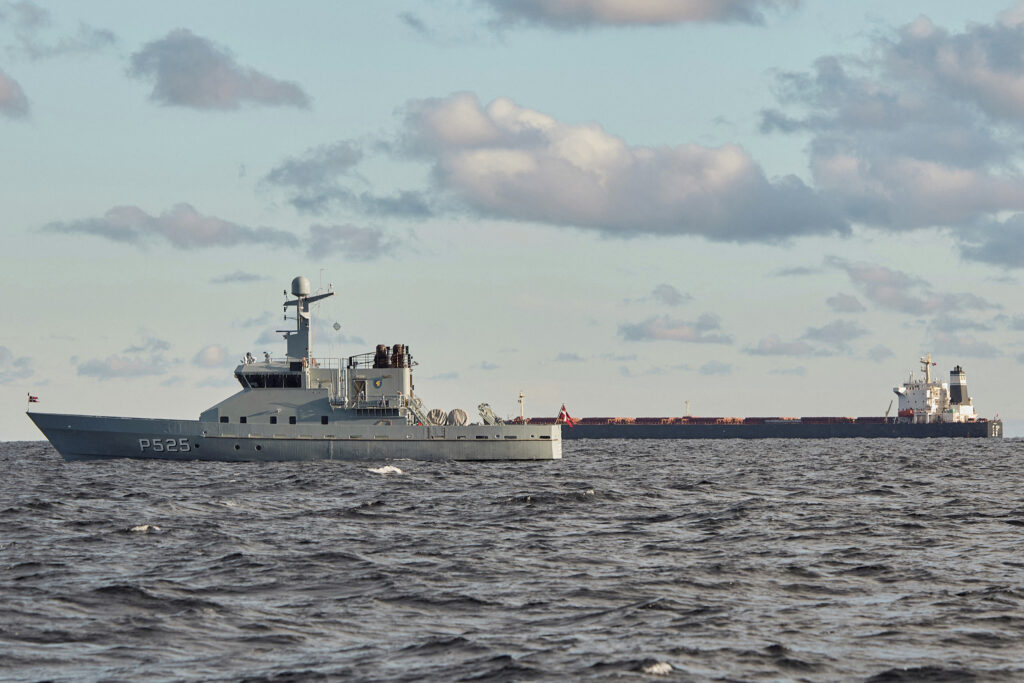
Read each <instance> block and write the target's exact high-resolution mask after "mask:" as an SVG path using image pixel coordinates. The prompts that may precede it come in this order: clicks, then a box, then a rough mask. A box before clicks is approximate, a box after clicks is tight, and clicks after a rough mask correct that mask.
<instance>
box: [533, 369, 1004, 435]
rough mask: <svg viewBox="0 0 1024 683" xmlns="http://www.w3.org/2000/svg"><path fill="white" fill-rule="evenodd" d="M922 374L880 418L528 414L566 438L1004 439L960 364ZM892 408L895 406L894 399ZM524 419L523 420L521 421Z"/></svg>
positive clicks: (899, 391)
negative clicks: (984, 414)
mask: <svg viewBox="0 0 1024 683" xmlns="http://www.w3.org/2000/svg"><path fill="white" fill-rule="evenodd" d="M920 362H921V365H922V371H923V372H922V374H923V376H921V377H916V378H915V376H914V374H913V373H911V375H910V378H909V379H908V380H907V381H906V382H904V383H903V384H901V385H900V386H898V387H895V388H894V389H893V391H894V392H895V393H896V395H897V397H898V398H899V404H898V409H897V413H896V415H895V416H890V415H889V414H888V412H889V411H886V414H885V415H882V416H878V417H874V416H872V417H692V416H689V415H686V416H683V417H584V418H579V419H573V418H571V417H569V416H568V413H566V412H565V410H564V409H563V411H562V413H561V414H560V415H559V416H558V417H553V418H542V417H541V418H529V419H526V418H522V419H523V420H524V421H528V422H530V423H531V424H562V425H563V427H562V439H563V440H565V439H844V438H861V439H864V438H869V439H870V438H890V439H905V438H928V437H962V438H964V437H975V438H1002V436H1003V423H1002V421H1001V420H999V419H998V415H997V416H996V418H995V419H985V418H981V417H978V415H977V413H976V412H975V409H974V400H973V399H972V398H971V397H970V396H969V395H968V393H967V376H966V374H965V373H964V370H963V368H961V367H960V366H959V365H957V366H955V367H954V368H953V369H952V370H951V371H950V373H949V382H941V381H937V380H933V378H932V372H931V368H932V366H933V365H935V363H933V362H932V357H931V354H928V355H926V356H924V357H923V358H921V359H920ZM889 407H890V410H891V408H892V404H891V403H890V406H889ZM516 421H518V420H516Z"/></svg>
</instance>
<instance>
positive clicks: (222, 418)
mask: <svg viewBox="0 0 1024 683" xmlns="http://www.w3.org/2000/svg"><path fill="white" fill-rule="evenodd" d="M220 421H221V422H227V421H228V416H227V415H221V416H220Z"/></svg>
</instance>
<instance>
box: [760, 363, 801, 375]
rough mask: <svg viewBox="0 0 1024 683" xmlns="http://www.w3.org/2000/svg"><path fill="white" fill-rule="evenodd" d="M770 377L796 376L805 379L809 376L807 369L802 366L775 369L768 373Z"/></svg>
mask: <svg viewBox="0 0 1024 683" xmlns="http://www.w3.org/2000/svg"><path fill="white" fill-rule="evenodd" d="M768 374H769V375H794V376H796V377H803V376H804V375H806V374H807V368H805V367H804V366H802V365H797V366H796V367H793V368H775V369H774V370H769V371H768Z"/></svg>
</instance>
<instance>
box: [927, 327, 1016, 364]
mask: <svg viewBox="0 0 1024 683" xmlns="http://www.w3.org/2000/svg"><path fill="white" fill-rule="evenodd" d="M932 348H933V349H934V350H935V351H937V352H938V353H944V354H947V355H950V356H956V357H962V356H971V357H974V358H997V357H999V356H1001V355H1003V352H1002V351H1000V350H999V349H997V348H996V347H994V346H992V345H991V344H989V343H988V342H986V341H983V340H981V339H978V338H977V337H975V336H974V335H971V334H958V333H950V332H936V333H935V334H934V335H933V337H932Z"/></svg>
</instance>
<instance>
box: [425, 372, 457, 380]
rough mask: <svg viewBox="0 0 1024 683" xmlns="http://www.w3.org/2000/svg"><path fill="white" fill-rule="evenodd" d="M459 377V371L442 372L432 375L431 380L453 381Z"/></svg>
mask: <svg viewBox="0 0 1024 683" xmlns="http://www.w3.org/2000/svg"><path fill="white" fill-rule="evenodd" d="M458 378H459V373H457V372H442V373H441V374H440V375H434V376H433V377H431V378H430V381H432V382H434V381H437V382H451V381H454V380H457V379H458Z"/></svg>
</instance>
